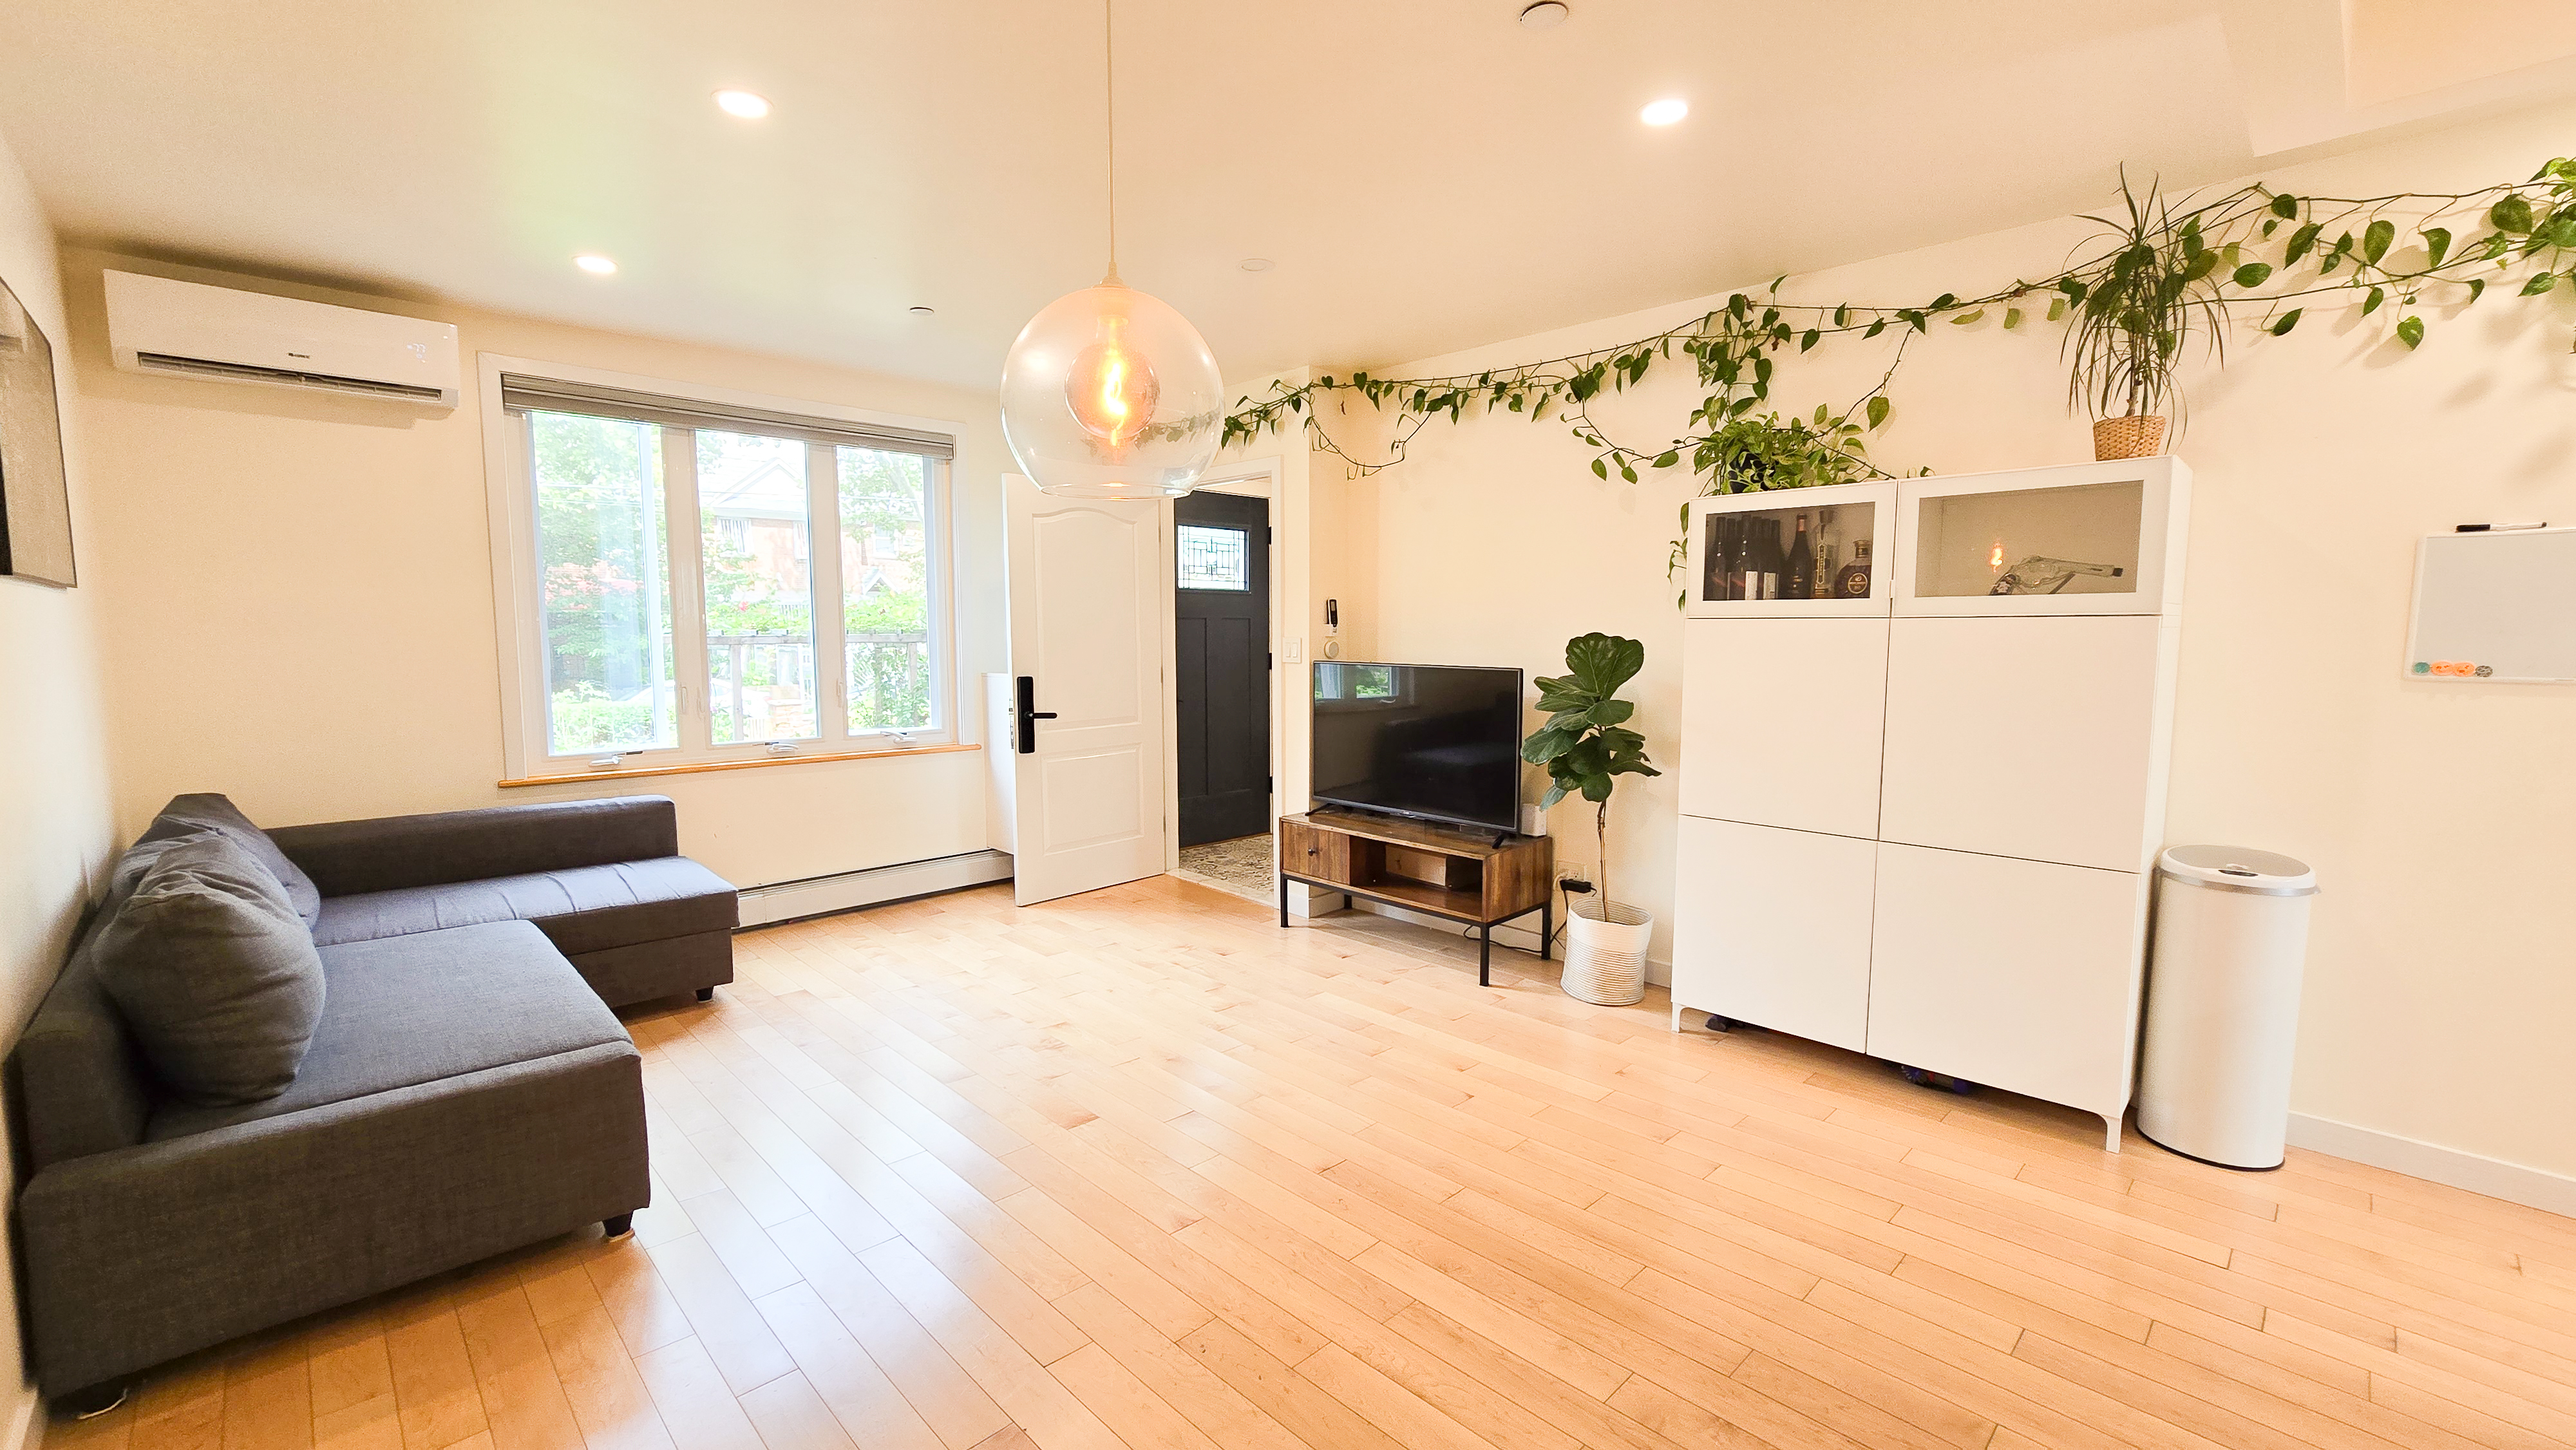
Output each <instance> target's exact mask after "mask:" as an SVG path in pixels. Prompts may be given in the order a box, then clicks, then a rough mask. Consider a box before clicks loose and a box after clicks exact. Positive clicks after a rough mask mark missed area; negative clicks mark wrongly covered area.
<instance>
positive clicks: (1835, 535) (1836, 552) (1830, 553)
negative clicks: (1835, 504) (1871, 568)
mask: <svg viewBox="0 0 2576 1450" xmlns="http://www.w3.org/2000/svg"><path fill="white" fill-rule="evenodd" d="M1841 557H1843V524H1842V510H1841V509H1818V510H1816V597H1817V598H1818V599H1831V598H1833V597H1834V577H1835V575H1834V567H1835V566H1834V561H1835V560H1837V559H1840V558H1841Z"/></svg>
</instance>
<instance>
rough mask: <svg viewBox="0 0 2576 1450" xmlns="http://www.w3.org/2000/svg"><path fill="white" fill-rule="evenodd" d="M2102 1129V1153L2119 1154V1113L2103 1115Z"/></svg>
mask: <svg viewBox="0 0 2576 1450" xmlns="http://www.w3.org/2000/svg"><path fill="white" fill-rule="evenodd" d="M2102 1127H2103V1137H2102V1151H2103V1152H2105V1153H2117V1152H2119V1151H2120V1115H2119V1114H2118V1113H2104V1114H2103V1115H2102Z"/></svg>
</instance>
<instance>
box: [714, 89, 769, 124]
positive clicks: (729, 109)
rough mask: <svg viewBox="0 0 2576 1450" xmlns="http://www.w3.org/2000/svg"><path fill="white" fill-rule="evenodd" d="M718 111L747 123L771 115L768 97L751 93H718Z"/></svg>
mask: <svg viewBox="0 0 2576 1450" xmlns="http://www.w3.org/2000/svg"><path fill="white" fill-rule="evenodd" d="M716 109H717V110H719V111H722V112H724V113H725V114H726V115H728V116H740V117H741V118H742V119H744V120H746V121H757V120H759V119H760V118H761V117H763V116H766V115H768V114H769V99H768V97H766V96H758V95H754V94H752V93H751V92H750V91H718V92H716Z"/></svg>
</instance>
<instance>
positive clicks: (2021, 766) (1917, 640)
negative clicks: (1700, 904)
mask: <svg viewBox="0 0 2576 1450" xmlns="http://www.w3.org/2000/svg"><path fill="white" fill-rule="evenodd" d="M1893 635H1894V645H1893V647H1892V648H1891V649H1890V650H1889V651H1888V659H1887V715H1886V721H1887V723H1886V732H1887V750H1886V775H1887V779H1886V790H1885V797H1884V800H1883V802H1882V804H1881V806H1880V821H1879V835H1880V836H1881V837H1882V838H1884V839H1886V840H1890V841H1903V842H1906V843H1907V844H1909V845H1915V846H1943V847H1947V848H1949V849H1951V850H1954V851H1983V852H1986V853H1987V854H1989V855H1995V856H2022V857H2027V858H2029V859H2032V860H2037V861H2063V862H2066V863H2068V864H2070V865H2076V866H2102V867H2107V868H2110V869H2112V870H2117V871H2138V870H2143V869H2145V868H2146V866H2147V865H2148V863H2149V860H2150V858H2152V857H2153V856H2154V854H2155V850H2156V845H2157V838H2158V837H2160V836H2161V835H2162V833H2163V827H2164V792H2163V790H2162V789H2160V788H2155V789H2151V787H2152V786H2154V785H2155V784H2156V782H2155V781H2154V780H2153V777H2154V774H2155V771H2156V767H2157V762H2158V760H2159V759H2160V758H2161V751H2160V750H2159V749H2158V748H2157V747H2158V743H2159V742H2160V740H2161V739H2162V736H2163V731H2162V728H2161V723H2162V722H2161V721H2160V719H2159V718H2158V714H2157V710H2156V701H2157V700H2158V698H2159V697H2160V695H2161V694H2162V693H2164V692H2165V691H2166V689H2167V687H2168V685H2169V682H2170V676H2171V673H2172V655H2173V650H2172V643H2173V640H2174V638H2175V637H2176V636H2175V632H2174V631H2172V630H2169V629H2167V628H2165V627H2164V621H2163V620H2161V619H2159V618H2158V617H2156V616H2154V615H2147V616H2144V617H2138V616H2113V617H2108V618H2101V617H2095V618H2086V617H2081V616H2078V617H2071V618H2057V619H2048V618H2032V617H2026V616H2025V617H2020V618H2005V619H1900V620H1897V621H1896V623H1895V627H1894V630H1893ZM1684 789H1685V790H1687V789H1688V787H1687V785H1685V787H1684Z"/></svg>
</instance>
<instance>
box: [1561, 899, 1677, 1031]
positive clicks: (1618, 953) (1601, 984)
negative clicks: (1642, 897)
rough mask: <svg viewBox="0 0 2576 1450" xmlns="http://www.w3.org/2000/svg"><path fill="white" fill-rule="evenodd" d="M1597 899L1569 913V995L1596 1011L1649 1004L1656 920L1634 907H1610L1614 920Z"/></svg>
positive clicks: (1566, 976) (1564, 979)
mask: <svg viewBox="0 0 2576 1450" xmlns="http://www.w3.org/2000/svg"><path fill="white" fill-rule="evenodd" d="M1601 910H1602V908H1601V906H1600V904H1599V903H1598V902H1597V901H1595V900H1594V899H1593V898H1590V897H1587V898H1585V899H1584V900H1581V901H1578V902H1576V903H1574V905H1573V906H1571V907H1569V908H1568V909H1567V911H1566V914H1565V974H1564V976H1563V977H1562V978H1560V981H1561V983H1562V984H1563V986H1564V987H1565V995H1567V996H1569V997H1572V998H1574V999H1575V1000H1576V1001H1578V1002H1589V1003H1591V1004H1592V1005H1593V1006H1595V1007H1633V1006H1635V1005H1637V1004H1638V1003H1639V1002H1642V1001H1644V1000H1645V999H1646V944H1647V943H1648V942H1649V941H1652V940H1653V939H1654V935H1655V919H1654V918H1653V917H1651V916H1648V915H1647V914H1646V913H1644V912H1642V911H1639V910H1638V909H1637V908H1635V907H1633V906H1628V905H1625V904H1623V903H1620V902H1616V901H1614V902H1611V903H1610V904H1609V916H1608V919H1606V920H1605V919H1603V917H1602V916H1601V914H1600V913H1601Z"/></svg>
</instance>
